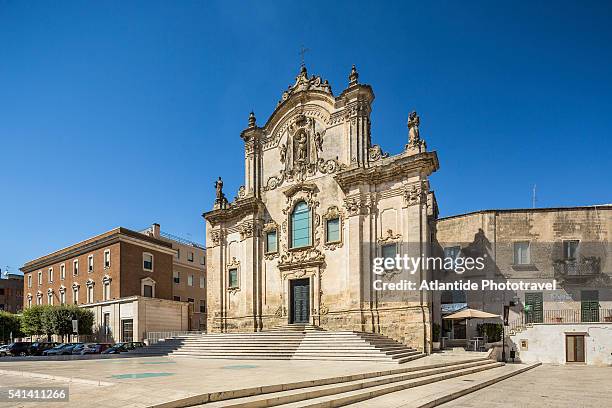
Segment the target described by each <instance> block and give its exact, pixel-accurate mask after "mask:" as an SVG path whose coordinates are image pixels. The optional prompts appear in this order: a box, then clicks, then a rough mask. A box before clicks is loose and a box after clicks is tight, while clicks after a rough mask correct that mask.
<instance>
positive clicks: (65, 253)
mask: <svg viewBox="0 0 612 408" xmlns="http://www.w3.org/2000/svg"><path fill="white" fill-rule="evenodd" d="M117 242H130V243H132V244H136V245H141V246H145V247H147V248H151V249H155V250H158V251H161V252H168V253H171V254H174V253H176V251H175V250H173V249H172V244H171V243H169V242H166V241H162V240H160V239H157V238H153V237H151V236H148V235H145V234H141V233H139V232H136V231H132V230H129V229H127V228H123V227H119V228H115V229H114V230H111V231H109V232H106V233H104V234H101V235H98V236H96V237H93V238H90V239H88V240H85V241H83V242H79V243H78V244H75V245H71V246H69V247H67V248H64V249H61V250H59V251H56V252H53V253H51V254H49V255H45V256H43V257H40V258H38V259H35V260H33V261H30V262H27V263H26V264H25V265H24V266H22V267H21V268H20V270H21V271H22V272H24V273H28V272H32V271H35V270H37V269H40V268H43V267H45V266H47V265H51V264H54V263H57V262H60V261H62V260H65V259H70V258H74V257H77V256H79V255H82V254H84V253H88V252H91V251H94V250H96V249H99V248H102V247H106V246H109V245H112V244H115V243H117Z"/></svg>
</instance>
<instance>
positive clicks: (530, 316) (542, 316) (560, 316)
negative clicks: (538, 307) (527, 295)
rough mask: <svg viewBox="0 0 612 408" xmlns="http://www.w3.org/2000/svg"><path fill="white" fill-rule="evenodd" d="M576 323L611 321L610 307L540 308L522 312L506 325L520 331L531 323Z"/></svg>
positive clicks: (512, 329) (611, 310) (611, 312)
mask: <svg viewBox="0 0 612 408" xmlns="http://www.w3.org/2000/svg"><path fill="white" fill-rule="evenodd" d="M567 323H570V324H577V323H612V309H603V308H590V309H584V308H583V309H560V310H542V311H541V313H538V312H523V313H522V314H521V316H520V317H519V318H517V319H515V320H513V321H511V322H510V323H509V324H508V326H509V327H510V330H511V331H514V332H520V331H522V330H524V329H525V328H526V327H531V326H532V325H533V324H567Z"/></svg>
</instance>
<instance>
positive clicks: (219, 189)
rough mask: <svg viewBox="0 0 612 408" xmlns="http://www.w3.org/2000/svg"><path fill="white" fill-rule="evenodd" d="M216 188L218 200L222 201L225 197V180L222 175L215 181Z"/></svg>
mask: <svg viewBox="0 0 612 408" xmlns="http://www.w3.org/2000/svg"><path fill="white" fill-rule="evenodd" d="M215 190H217V201H221V200H222V199H223V180H221V177H219V180H217V181H215Z"/></svg>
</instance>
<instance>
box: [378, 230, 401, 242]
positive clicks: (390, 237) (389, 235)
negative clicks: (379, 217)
mask: <svg viewBox="0 0 612 408" xmlns="http://www.w3.org/2000/svg"><path fill="white" fill-rule="evenodd" d="M401 240H402V235H401V234H394V233H393V230H391V229H388V230H387V231H386V235H384V236H382V237H380V238H378V243H379V244H392V243H394V242H400V241H401Z"/></svg>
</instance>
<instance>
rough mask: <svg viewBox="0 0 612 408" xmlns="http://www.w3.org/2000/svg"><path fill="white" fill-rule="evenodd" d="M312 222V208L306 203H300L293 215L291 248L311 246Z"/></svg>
mask: <svg viewBox="0 0 612 408" xmlns="http://www.w3.org/2000/svg"><path fill="white" fill-rule="evenodd" d="M311 221H312V220H311V215H310V208H308V205H306V203H305V202H303V201H301V202H299V203H298V204H297V205H296V206H295V208H294V209H293V213H292V214H291V248H301V247H305V246H309V245H310V229H311V225H312V222H311Z"/></svg>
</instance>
